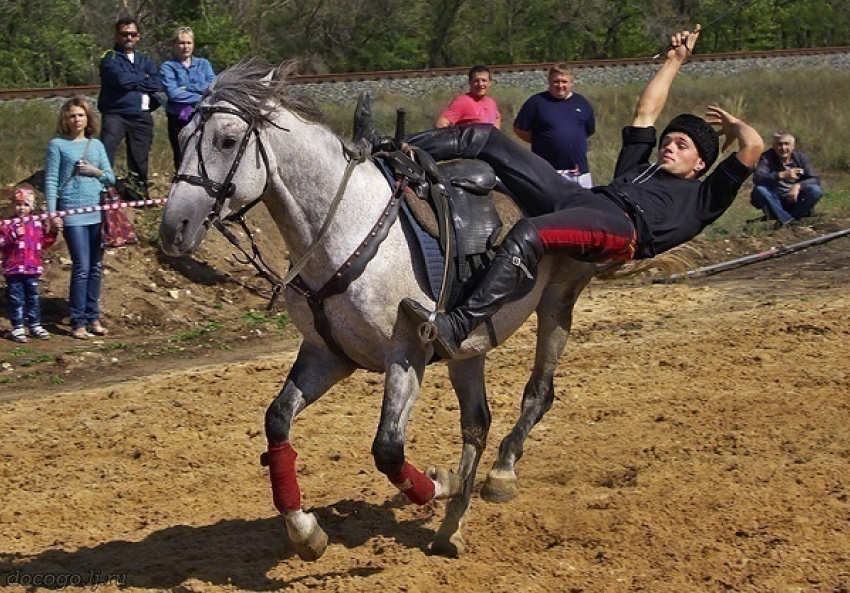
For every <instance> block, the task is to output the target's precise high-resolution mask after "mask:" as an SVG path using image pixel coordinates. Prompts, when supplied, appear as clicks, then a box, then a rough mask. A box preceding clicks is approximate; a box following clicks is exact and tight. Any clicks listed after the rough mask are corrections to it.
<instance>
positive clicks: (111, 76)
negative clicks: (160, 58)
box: [97, 17, 161, 193]
mask: <svg viewBox="0 0 850 593" xmlns="http://www.w3.org/2000/svg"><path fill="white" fill-rule="evenodd" d="M140 38H141V34H140V33H139V25H138V23H137V22H136V19H134V18H132V17H123V18H120V19H118V21H117V22H116V23H115V45H114V47H113V48H112V49H110V50H108V51H106V52H105V53H104V54H103V57H102V58H101V60H100V96H98V99H97V108H98V111H100V113H101V116H102V123H101V134H100V139H101V141H102V142H103V145H104V147H105V148H106V155H107V156H108V157H109V162H110V163H111V164H112V166H113V167H114V166H115V152H116V150H117V149H118V145H119V144H121V141H122V140H124V139H126V141H127V167H128V168H129V170H130V173H131V175H134V176H135V177H136V179H134V180H131V181H135V182H136V183H137V184H138V185H139V186H140V187H139V189H140V190H141V191H142V192H143V193H147V183H148V156H149V154H150V149H151V144H152V143H153V117H152V116H151V111H153V110H154V109H156V108H157V107H159V99H158V98H157V96H156V93H157V92H158V91H159V90H160V87H161V84H160V80H159V67H158V66H157V65H156V63H155V62H154V61H153V60H151V59H150V58H149V57H147V56H146V55H144V54H142V53H140V52H137V51H136V45H137V44H138V42H139V39H140Z"/></svg>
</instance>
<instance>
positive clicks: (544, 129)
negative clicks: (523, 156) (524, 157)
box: [514, 64, 596, 188]
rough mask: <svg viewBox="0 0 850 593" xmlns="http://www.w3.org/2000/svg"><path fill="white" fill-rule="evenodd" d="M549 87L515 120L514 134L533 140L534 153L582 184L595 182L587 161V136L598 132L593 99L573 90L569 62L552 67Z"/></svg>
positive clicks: (530, 101) (535, 97)
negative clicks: (591, 101)
mask: <svg viewBox="0 0 850 593" xmlns="http://www.w3.org/2000/svg"><path fill="white" fill-rule="evenodd" d="M548 80H549V89H548V90H546V91H543V92H542V93H538V94H536V95H532V96H531V97H529V98H528V100H527V101H526V102H525V103H524V104H523V106H522V107H521V108H520V110H519V113H518V114H517V116H516V119H515V120H514V134H516V135H517V136H518V137H519V138H520V139H521V140H524V141H525V142H530V143H531V152H533V153H534V154H536V155H538V156H540V157H543V158H544V159H546V160H547V161H549V163H550V164H551V165H552V166H553V167H555V170H556V171H558V173H560V174H561V176H563V177H566V178H567V179H569V180H570V181H575V182H576V183H578V184H580V185H581V186H582V187H586V188H589V187H591V186H592V185H593V180H592V178H591V176H590V167H589V166H588V164H587V139H588V138H590V137H591V136H593V134H594V132H596V116H595V115H594V113H593V107H592V106H591V105H590V101H588V100H587V99H585V98H584V97H583V96H581V95H579V94H578V93H574V92H573V82H574V80H573V74H572V72H571V71H570V70H569V68H568V67H567V66H566V65H565V64H555V65H554V66H552V67H551V68H549V76H548Z"/></svg>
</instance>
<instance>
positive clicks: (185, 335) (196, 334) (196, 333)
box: [168, 321, 224, 351]
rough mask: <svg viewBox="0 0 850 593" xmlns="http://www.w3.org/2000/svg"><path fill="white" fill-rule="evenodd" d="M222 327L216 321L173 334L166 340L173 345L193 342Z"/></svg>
mask: <svg viewBox="0 0 850 593" xmlns="http://www.w3.org/2000/svg"><path fill="white" fill-rule="evenodd" d="M222 327H224V325H222V324H221V323H219V322H218V321H211V322H209V323H207V324H204V325H202V326H201V327H199V328H196V329H193V330H189V331H186V332H181V333H179V334H175V335H173V336H171V337H170V338H168V341H169V342H171V343H172V344H173V343H175V342H186V341H188V340H195V339H197V338H200V337H201V336H205V335H206V334H208V333H211V332H214V331H216V330H219V329H221V328H222ZM170 350H171V349H170V348H169V351H170Z"/></svg>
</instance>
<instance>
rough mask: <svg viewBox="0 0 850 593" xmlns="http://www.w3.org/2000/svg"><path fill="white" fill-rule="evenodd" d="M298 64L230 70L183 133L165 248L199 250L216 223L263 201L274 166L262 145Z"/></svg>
mask: <svg viewBox="0 0 850 593" xmlns="http://www.w3.org/2000/svg"><path fill="white" fill-rule="evenodd" d="M290 69H291V68H290V67H288V66H283V67H281V68H277V69H273V70H272V71H271V73H269V67H268V66H266V65H264V64H261V63H259V62H257V61H255V60H249V61H245V62H241V63H240V64H237V65H236V66H234V67H232V68H230V69H228V70H226V71H225V72H223V73H222V74H221V75H219V78H218V79H217V80H216V81H215V82H214V83H213V85H212V86H211V87H210V90H209V92H208V93H207V95H206V96H205V97H204V100H203V101H202V102H201V104H200V105H199V107H198V109H197V110H196V112H195V115H194V117H193V118H192V121H191V122H190V123H189V124H188V125H187V126H186V127H185V128H183V130H182V131H181V133H180V145H181V147H182V149H183V160H182V162H181V163H180V169H179V171H178V172H177V175H175V177H174V183H173V184H172V186H171V192H170V193H169V198H168V205H167V206H166V208H165V212H164V213H163V216H162V222H161V224H160V236H161V239H162V248H163V250H164V251H165V252H166V253H169V254H171V255H180V254H184V253H190V252H192V251H194V250H195V249H197V247H198V246H199V245H200V243H201V241H202V240H203V238H204V235H205V234H206V230H207V228H208V227H209V225H210V224H211V223H215V222H217V221H218V220H225V219H227V218H228V217H235V216H238V215H239V214H240V213H242V212H244V211H245V210H247V209H248V208H250V207H251V206H252V205H253V204H254V203H256V202H257V201H258V200H259V199H260V198H261V197H262V195H263V192H264V190H265V188H266V186H267V185H268V183H269V179H270V175H271V171H272V170H273V169H274V163H271V162H270V158H273V155H270V154H269V153H268V152H267V150H266V148H265V145H264V143H263V132H264V130H265V129H268V128H269V127H275V128H277V129H282V128H281V127H280V126H279V125H278V124H276V123H275V122H274V121H273V119H272V114H273V112H274V108H275V107H276V106H277V105H278V103H279V96H280V95H281V93H282V88H283V85H284V83H285V79H286V76H287V74H288V72H289V70H290Z"/></svg>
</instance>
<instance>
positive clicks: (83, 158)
mask: <svg viewBox="0 0 850 593" xmlns="http://www.w3.org/2000/svg"><path fill="white" fill-rule="evenodd" d="M90 144H91V138H89V139H88V141H87V142H86V147H85V148H84V149H83V156H81V157H80V160H81V161H84V160H86V155H87V154H88V152H89V145H90ZM76 174H77V163H74V169H73V170H72V171H71V174H70V175H69V176H68V179H66V180H65V183H63V184H62V187H60V188H59V192H58V193H60V194H61V193H62V190H63V189H65V186H66V185H68V184H69V183H70V182H71V180H72V179H73V178H74V176H75V175H76Z"/></svg>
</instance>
